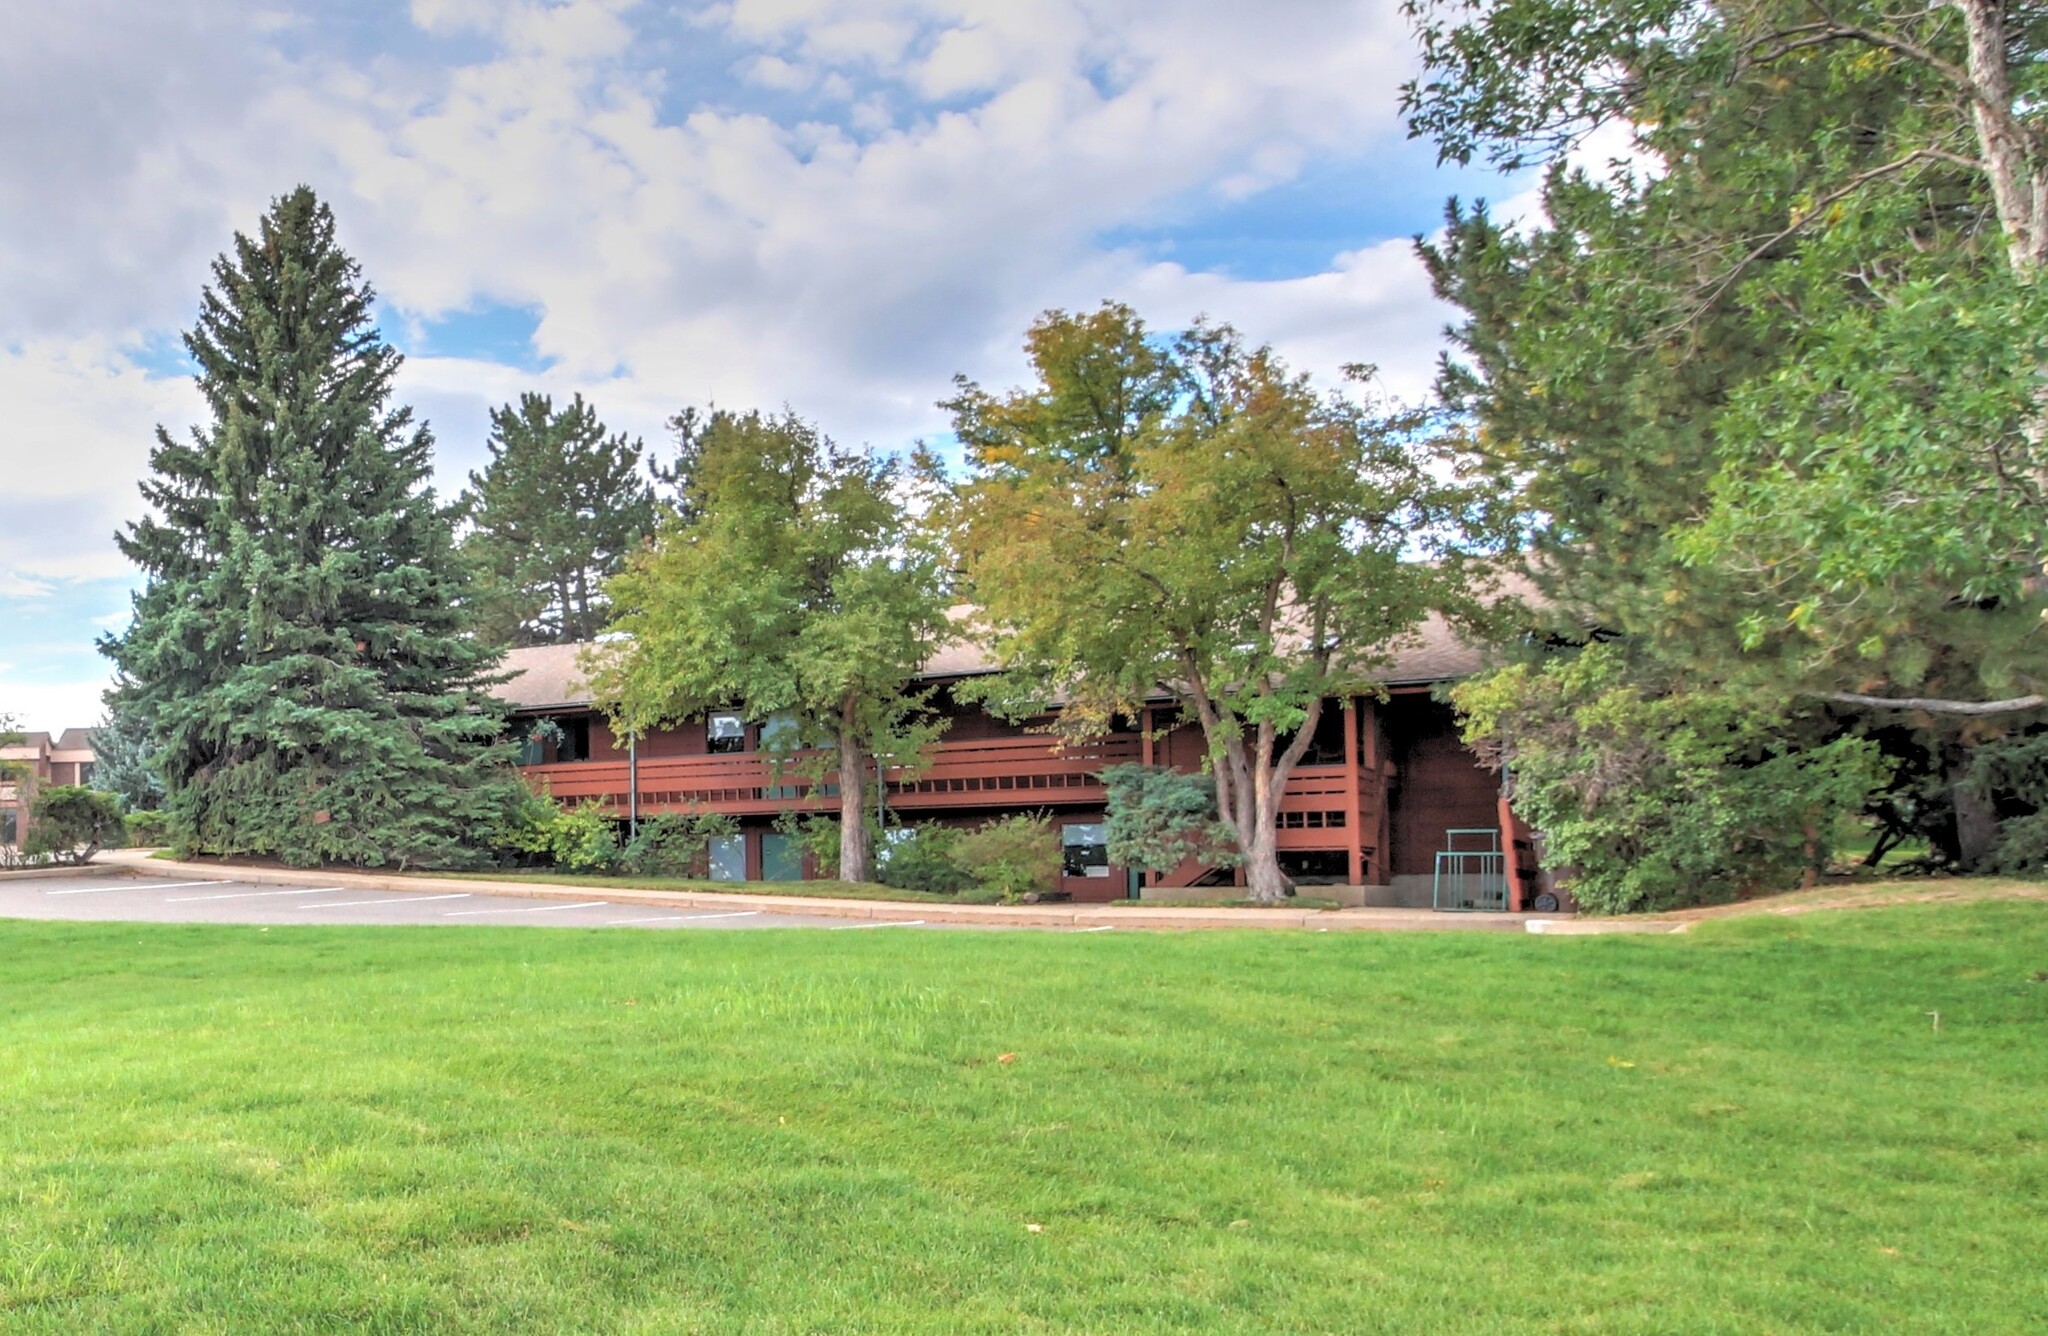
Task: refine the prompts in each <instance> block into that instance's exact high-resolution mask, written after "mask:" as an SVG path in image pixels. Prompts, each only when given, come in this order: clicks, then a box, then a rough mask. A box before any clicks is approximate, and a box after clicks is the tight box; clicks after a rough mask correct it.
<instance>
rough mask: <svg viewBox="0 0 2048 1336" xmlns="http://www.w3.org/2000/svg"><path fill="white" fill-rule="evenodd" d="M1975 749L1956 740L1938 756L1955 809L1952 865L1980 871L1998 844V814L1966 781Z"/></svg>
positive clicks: (1989, 859)
mask: <svg viewBox="0 0 2048 1336" xmlns="http://www.w3.org/2000/svg"><path fill="white" fill-rule="evenodd" d="M1975 751H1976V749H1975V748H1973V747H1970V746H1968V745H1966V744H1963V743H1956V744H1954V745H1953V746H1950V747H1949V748H1948V749H1947V752H1946V754H1945V755H1944V756H1943V758H1942V778H1943V779H1945V780H1946V781H1947V782H1948V791H1949V797H1950V799H1951V800H1952V801H1953V802H1954V803H1955V809H1956V844H1955V854H1956V864H1957V866H1959V867H1960V868H1961V869H1962V870H1963V871H1965V872H1981V871H1983V870H1984V868H1985V866H1986V865H1987V864H1989V863H1990V861H1991V851H1992V850H1993V849H1995V848H1996V847H1997V846H1998V814H1997V813H1996V812H1994V811H1993V810H1992V809H1991V803H1990V802H1989V801H1988V800H1987V799H1985V798H1984V797H1983V796H1982V795H1980V794H1979V793H1978V792H1977V790H1976V787H1975V786H1974V785H1972V784H1971V783H1970V782H1969V779H1970V769H1971V765H1972V763H1973V762H1974V760H1975Z"/></svg>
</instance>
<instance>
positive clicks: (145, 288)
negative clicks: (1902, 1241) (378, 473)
mask: <svg viewBox="0 0 2048 1336" xmlns="http://www.w3.org/2000/svg"><path fill="white" fill-rule="evenodd" d="M386 4H387V7H388V5H389V0H386ZM357 8H359V9H360V10H361V12H362V22H363V23H364V24H374V23H375V22H378V21H382V22H383V23H385V24H386V25H387V26H389V25H391V24H392V23H394V22H397V23H401V24H402V23H404V22H408V21H409V22H410V24H412V25H413V29H412V30H411V31H410V32H405V31H400V30H398V29H396V28H394V29H392V30H391V31H389V32H387V33H386V34H385V37H386V38H387V39H388V40H386V41H384V42H383V44H382V48H381V49H379V50H377V52H376V54H374V55H362V54H349V53H348V52H347V51H345V50H344V49H343V48H342V47H341V46H340V45H338V44H335V43H333V42H331V41H330V42H326V43H323V42H322V41H321V40H320V32H321V31H322V30H321V28H320V24H319V20H318V17H317V16H314V17H308V16H307V15H300V16H298V19H297V21H295V22H292V23H289V24H284V25H279V24H267V25H258V24H251V23H249V22H248V21H247V11H246V9H244V8H243V7H242V6H238V5H236V4H233V3H231V0H191V2H190V3H188V4H183V5H176V6H140V7H137V6H132V5H126V4H121V3H119V0H77V2H76V3H74V4H70V5H64V6H30V7H26V8H25V9H24V10H23V13H22V15H20V16H14V17H17V18H18V20H19V21H18V22H17V23H16V25H15V27H14V28H13V29H12V30H11V31H10V41H9V42H8V43H6V44H4V46H0V114H6V115H7V119H8V123H9V124H10V125H32V126H35V127H37V130H36V133H33V134H28V135H12V136H10V137H9V140H8V143H7V144H6V145H5V146H4V147H0V203H4V204H5V205H6V206H7V207H5V208H0V289H4V290H6V291H7V292H8V293H9V294H10V300H9V302H8V304H7V305H6V306H5V307H4V308H0V394H4V395H6V396H7V402H9V403H10V405H11V406H22V407H20V410H19V411H14V412H13V414H12V418H11V421H10V423H9V425H8V426H7V427H6V428H4V429H0V476H4V477H5V478H6V480H7V486H6V488H5V490H4V492H0V572H8V573H10V574H9V576H8V578H10V579H12V580H14V581H15V582H17V583H16V588H17V589H28V588H30V587H31V586H34V587H42V586H53V587H55V588H57V589H58V590H59V591H60V592H61V586H62V584H63V582H65V581H70V580H77V579H84V578H95V577H101V576H106V575H110V574H115V573H118V571H119V569H120V566H121V562H120V558H119V556H118V554H116V553H115V551H114V549H113V548H112V546H111V544H110V543H109V542H108V541H107V535H108V534H109V533H110V532H111V530H112V528H113V527H114V525H115V524H116V523H118V521H119V520H120V519H122V518H124V517H126V516H128V515H130V514H132V513H133V512H134V510H135V508H136V505H137V503H136V501H135V494H134V490H133V484H134V479H135V478H136V477H137V475H138V474H139V473H140V472H141V469H142V467H143V460H144V458H145V456H146V452H147V449H148V445H149V439H150V428H151V426H152V425H153V424H154V423H156V422H158V421H162V422H165V423H166V424H167V425H170V426H171V427H173V429H174V430H175V429H181V428H182V426H183V425H184V424H186V423H189V422H192V421H194V420H196V417H197V411H198V406H197V403H196V401H195V400H194V398H193V396H192V394H191V392H190V390H189V388H187V387H184V386H182V385H180V384H178V383H173V382H165V381H161V380H155V379H152V378H150V377H149V376H147V375H145V374H143V373H142V372H140V371H139V370H137V369H136V368H135V367H134V366H133V365H132V364H131V363H129V362H127V361H126V360H124V358H123V355H122V352H121V349H122V347H123V346H124V345H125V344H126V343H128V342H129V341H130V340H132V339H133V338H134V337H135V336H136V334H137V333H138V332H141V331H147V332H149V333H152V334H154V335H158V336H161V335H162V334H164V333H165V332H167V331H170V330H174V329H176V328H179V327H182V326H183V325H185V324H187V323H189V321H190V318H191V313H192V309H193V305H194V303H195V299H196V297H197V294H198V290H199V287H200V285H201V284H202V283H203V282H204V281H205V279H206V269H205V264H206V261H207V260H208V259H209V258H210V257H211V256H212V255H213V254H215V253H216V252H218V251H219V250H221V249H222V248H223V247H224V246H225V245H226V243H227V241H228V237H229V232H230V229H231V228H234V227H241V228H248V227H250V226H251V225H252V224H253V223H254V221H255V219H256V217H257V215H258V213H259V211H260V210H261V208H262V207H263V204H264V202H265V201H266V200H267V199H268V198H269V197H270V196H272V195H274V194H276V193H278V192H280V191H282V190H285V189H288V188H289V187H290V186H291V185H293V184H295V183H296V182H298V181H301V180H305V181H310V182H311V183H312V184H314V185H315V186H316V188H318V189H319V190H320V191H321V192H322V193H323V195H325V196H326V197H327V198H328V199H329V200H330V201H331V202H332V203H333V204H334V206H335V208H336V211H337V214H338V215H339V218H340V221H341V230H342V238H343V242H344V244H346V245H348V246H349V247H350V248H351V249H352V250H353V251H354V252H355V253H356V254H357V255H358V256H359V257H360V258H361V259H362V261H363V263H364V267H365V271H366V273H367V274H368V275H369V276H370V278H371V279H372V280H373V281H374V282H375V283H376V285H377V287H378V289H379V290H380V292H381V294H382V295H383V297H384V299H385V301H386V303H387V304H388V305H389V306H390V307H392V308H393V309H395V310H396V311H397V312H398V313H399V314H400V316H401V317H402V318H404V319H406V320H409V321H412V322H415V323H416V322H419V321H424V320H431V319H433V318H435V317H438V316H441V315H444V314H448V313H451V312H457V311H463V310H470V309H474V308H476V307H477V306H479V305H482V304H489V303H500V304H508V305H515V306H520V307H526V308H530V309H532V310H534V311H536V312H537V313H538V314H539V323H538V326H537V330H536V333H535V338H534V342H535V353H536V355H537V356H538V357H540V358H541V359H542V360H543V361H545V362H546V363H548V365H549V370H548V371H547V372H546V373H545V374H529V373H527V372H523V371H519V370H516V369H513V368H508V367H504V366H499V365H496V364H492V363H488V362H481V361H477V360H474V359H463V358H415V359H413V360H412V361H411V362H409V363H408V365H407V368H406V371H405V373H404V376H403V379H402V380H401V383H400V390H401V393H402V394H403V395H404V396H405V397H406V398H407V399H409V400H410V401H412V402H414V403H415V404H416V406H418V407H419V408H420V409H421V410H422V413H423V415H424V416H426V417H427V418H429V419H430V420H431V421H432V423H433V425H434V427H435V429H436V433H437V435H438V436H439V438H440V439H441V441H442V442H443V443H444V458H443V467H442V478H443V481H444V482H446V483H459V482H460V480H461V477H462V474H463V473H464V472H465V471H466V470H467V469H468V468H470V467H474V466H475V465H476V464H477V463H478V462H479V459H480V453H481V452H480V450H479V448H478V442H479V441H480V439H481V437H482V435H483V431H484V426H485V410H486V409H487V408H488V407H489V406H490V405H492V404H494V403H498V402H503V401H504V400H506V399H509V398H512V397H514V396H515V395H516V394H517V393H518V392H520V391H521V390H525V389H544V390H548V391H551V392H553V393H555V394H557V395H558V396H563V397H566V395H567V394H568V393H570V392H572V391H574V390H578V389H580V390H582V391H583V392H584V393H585V394H586V395H587V396H589V397H590V398H591V399H592V400H593V402H595V403H596V404H597V406H598V408H599V410H600V411H601V412H602V413H603V414H604V415H605V416H606V417H607V419H609V420H610V421H611V423H612V425H613V426H614V427H617V428H622V429H625V430H629V431H634V432H636V433H640V434H643V435H647V436H649V437H650V438H654V437H656V436H658V434H659V432H660V430H661V422H662V419H663V418H665V417H666V416H667V415H668V414H670V413H672V412H674V411H675V410H676V409H677V408H679V407H681V406H683V405H685V404H690V403H703V402H706V401H711V400H716V401H717V402H720V403H723V404H727V405H731V406H748V405H778V404H781V403H784V402H787V403H790V404H791V405H793V406H794V407H796V408H797V409H799V410H800V411H803V412H805V413H808V414H810V415H812V416H815V417H816V418H818V419H819V420H820V421H821V422H822V423H823V425H824V426H825V427H826V428H827V429H828V430H830V431H831V432H833V433H834V434H835V435H837V436H839V437H840V438H841V439H843V440H848V441H870V442H874V443H877V444H883V445H892V446H893V445H897V444H901V443H903V442H905V441H907V440H908V439H909V438H910V437H912V436H915V435H918V434H925V433H930V432H933V431H935V430H939V429H942V428H943V426H944V421H943V415H942V414H941V413H940V412H939V411H938V410H937V409H936V408H935V407H934V405H933V401H934V400H935V399H937V398H939V397H940V396H941V395H943V394H944V392H945V391H946V388H947V384H948V379H949V377H950V376H951V374H952V373H953V372H955V371H964V372H967V373H969V374H971V375H974V376H976V377H978V378H981V379H983V380H984V381H986V382H988V383H991V384H1001V383H1005V382H1006V381H1007V380H1008V379H1010V378H1012V377H1015V376H1017V375H1020V374H1022V365H1021V358H1020V355H1019V352H1018V347H1019V344H1020V341H1021V336H1022V333H1023V330H1024V329H1025V327H1026V326H1027V325H1028V323H1029V322H1030V320H1031V319H1032V317H1033V316H1034V315H1036V314H1037V313H1038V312H1039V311H1040V310H1042V309H1044V308H1046V307H1048V306H1052V305H1064V306H1069V307H1075V306H1088V305H1092V304H1093V303H1094V302H1095V301H1097V300H1099V299H1101V298H1103V297H1106V296H1115V297H1120V298H1124V299H1127V300H1130V301H1132V302H1133V303H1134V304H1135V305H1137V306H1138V307H1139V308H1140V310H1141V311H1142V312H1143V313H1144V314H1145V315H1146V316H1147V317H1148V318H1149V319H1150V320H1151V321H1152V323H1153V324H1154V325H1155V326H1158V327H1162V328H1164V327H1171V326H1173V325H1175V324H1178V323H1180V322H1183V321H1184V320H1186V319H1188V318H1191V317H1192V316H1194V315H1195V314H1197V313H1207V314H1209V315H1211V316H1213V317H1215V318H1218V319H1224V320H1230V321H1232V322H1234V323H1236V324H1238V325H1239V326H1240V327H1241V328H1242V329H1243V331H1244V332H1245V333H1246V335H1247V336H1249V337H1250V338H1252V339H1254V340H1258V341H1271V342H1273V343H1275V344H1276V345H1277V346H1278V347H1279V348H1280V350H1281V351H1282V353H1283V354H1285V355H1286V356H1288V358H1289V359H1290V360H1291V361H1293V362H1294V363H1295V364H1296V365H1298V366H1301V367H1303V368H1305V369H1309V370H1312V371H1315V372H1317V373H1318V374H1319V375H1325V376H1329V375H1334V373H1335V369H1336V368H1337V367H1338V366H1339V365H1341V364H1342V363H1345V362H1351V361H1368V362H1377V363H1379V364H1380V365H1381V366H1382V368H1383V370H1384V372H1385V376H1386V379H1387V382H1388V384H1389V385H1390V387H1392V388H1395V389H1397V390H1399V391H1403V392H1414V391H1416V390H1419V388H1420V387H1421V386H1422V385H1424V384H1425V383H1426V381H1427V379H1428V374H1429V362H1430V359H1431V358H1432V357H1433V355H1434V350H1435V347H1436V344H1437V338H1436V330H1437V327H1438V326H1439V325H1440V324H1441V323H1442V322H1443V318H1444V316H1443V313H1442V312H1441V311H1440V310H1439V309H1438V308H1437V307H1436V306H1435V304H1434V303H1433V301H1432V299H1431V298H1430V296H1429V292H1428V287H1427V283H1426V281H1425V280H1424V278H1423V276H1422V273H1421V270H1420V267H1419V265H1417V264H1416V262H1415V261H1414V259H1413V257H1412V256H1411V255H1409V254H1408V243H1407V242H1405V241H1399V242H1388V243H1386V244H1383V245H1372V244H1368V245H1362V246H1360V247H1359V248H1358V249H1356V250H1354V251H1351V252H1349V253H1346V254H1344V255H1340V256H1335V257H1333V258H1332V260H1331V261H1330V263H1329V265H1328V267H1327V269H1326V271H1325V272H1322V273H1317V274H1311V275H1307V276H1303V277H1297V278H1289V279H1283V280H1277V281H1270V282H1260V281H1251V280H1246V279H1242V278H1233V277H1229V276H1227V275H1224V274H1220V273H1213V272H1202V271H1200V270H1197V269H1191V268H1189V267H1187V266H1185V265H1181V264H1160V263H1155V262H1154V261H1153V260H1152V259H1151V258H1150V257H1148V256H1145V255H1142V254H1139V253H1136V252H1124V251H1118V250H1114V249H1109V248H1106V247H1105V246H1104V245H1103V244H1102V243H1101V242H1100V240H1099V238H1100V237H1101V236H1102V235H1103V234H1104V233H1105V232H1110V231H1114V230H1116V229H1121V228H1126V227H1131V226H1140V227H1142V226H1147V225H1151V224H1154V223H1156V222H1158V221H1159V220H1160V218H1161V217H1162V215H1163V214H1165V213H1166V212H1169V211H1171V212H1176V213H1185V212H1187V211H1189V210H1194V211H1197V212H1198V211H1199V209H1200V207H1201V205H1202V202H1203V201H1227V200H1231V199H1238V198H1242V197H1244V196H1245V195H1247V194H1251V193H1256V192H1257V191H1259V190H1262V189H1264V188H1266V187H1267V186H1270V185H1271V184H1273V183H1275V182H1278V181H1284V180H1287V179H1288V178H1290V177H1292V176H1293V175H1295V174H1296V173H1298V172H1300V171H1301V170H1302V169H1303V168H1304V166H1305V165H1307V164H1310V163H1313V162H1315V161H1317V160H1319V159H1321V158H1325V157H1328V156H1329V155H1333V154H1342V155H1354V154H1357V153H1359V152H1361V151H1364V150H1366V149H1369V148H1370V147H1371V146H1372V145H1373V144H1375V143H1382V142H1390V141H1391V140H1392V139H1393V138H1394V137H1396V136H1398V134H1399V127H1398V126H1397V124H1396V88H1397V85H1398V84H1399V82H1400V80H1401V79H1402V78H1404V77H1405V76H1406V75H1407V73H1408V71H1409V65H1410V62H1411V59H1412V57H1411V54H1410V51H1409V41H1408V38H1407V34H1406V31H1405V29H1404V27H1403V25H1402V21H1401V19H1400V18H1399V15H1398V13H1397V10H1396V7H1395V6H1394V5H1393V4H1391V3H1384V4H1378V5H1370V6H1363V5H1355V4H1349V3H1339V2H1338V0H1262V3H1259V4H1256V5H1251V4H1245V3H1243V0H1180V2H1179V3H1177V4H1175V5H1174V6H1171V7H1161V6H1159V5H1158V4H1157V3H1156V0H733V3H730V4H711V5H697V6H694V7H691V8H689V9H688V10H687V11H686V12H683V13H680V14H678V13H677V12H676V10H675V9H674V8H673V7H670V6H657V5H649V4H640V5H636V4H633V3H630V2H629V0H570V2H568V3H544V2H542V0H410V9H409V18H408V19H403V20H401V19H398V18H397V16H396V14H395V13H389V12H387V13H383V14H381V16H379V13H378V7H377V5H376V4H374V3H371V0H365V3H364V4H363V5H362V6H359V7H357ZM287 17H289V16H287ZM280 27H282V28H283V29H284V30H287V31H288V35H289V37H290V39H291V43H292V45H291V46H290V47H289V48H287V47H285V46H283V45H281V44H280V43H281V41H282V39H281V38H280V37H279V35H278V32H279V29H280ZM664 43H666V44H667V45H664ZM480 48H481V50H482V51H483V52H484V54H483V55H482V56H481V57H478V56H477V55H476V54H475V53H476V52H477V51H478V50H479V49H480ZM451 50H460V51H463V52H465V53H468V55H467V56H466V57H465V58H467V59H469V60H470V63H467V64H446V63H440V62H443V61H445V60H446V59H447V55H446V53H447V52H448V51H451ZM657 51H670V52H687V53H696V54H697V55H701V56H703V57H704V58H703V59H702V60H701V61H700V62H699V63H698V64H697V65H692V66H690V68H691V69H698V68H702V69H706V70H710V71H713V72H714V73H713V74H711V75H706V76H705V77H711V78H715V79H717V80H722V81H724V82H723V83H721V84H720V85H719V86H716V87H704V88H694V87H689V86H684V85H682V84H680V83H679V82H678V80H679V79H680V77H681V76H680V75H678V74H677V73H676V72H675V69H671V68H666V67H664V68H656V67H655V66H656V64H658V63H659V62H658V61H656V60H655V59H654V58H653V57H650V56H649V55H648V54H647V53H649V52H657ZM676 68H680V66H677V67H676ZM692 77H694V76H692ZM757 88H765V89H767V90H769V93H770V94H772V96H764V95H763V94H761V93H759V92H750V89H757ZM755 103H762V104H763V105H755ZM788 104H795V105H796V106H797V107H798V110H796V111H794V112H790V113H787V114H784V113H782V112H778V113H777V115H778V116H781V117H782V118H781V119H777V116H771V115H770V114H768V112H767V111H766V110H764V106H765V105H776V106H783V105H788ZM1252 244H1256V242H1254V243H1252ZM15 498H19V502H18V503H17V504H18V507H19V510H18V511H13V510H7V509H6V507H7V506H8V505H9V504H10V503H14V501H15ZM17 514H22V515H34V516H37V517H39V518H36V519H34V520H32V521H31V520H20V521H19V522H17V518H16V517H17ZM24 524H26V525H28V527H27V528H23V527H22V525H24ZM0 596H5V591H0Z"/></svg>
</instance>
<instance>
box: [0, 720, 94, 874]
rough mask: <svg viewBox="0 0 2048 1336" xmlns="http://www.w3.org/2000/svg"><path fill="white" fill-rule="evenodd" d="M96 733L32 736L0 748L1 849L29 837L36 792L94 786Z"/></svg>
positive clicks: (72, 730) (80, 730)
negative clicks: (46, 789) (47, 789)
mask: <svg viewBox="0 0 2048 1336" xmlns="http://www.w3.org/2000/svg"><path fill="white" fill-rule="evenodd" d="M97 759H98V758H97V757H95V756H94V754H93V749H92V732H91V730H90V729H84V728H67V729H65V730H64V731H63V732H62V733H59V734H57V735H56V736H55V737H52V736H51V735H50V734H48V733H30V734H28V735H27V736H26V737H24V738H23V739H22V740H21V741H20V742H19V743H17V744H15V745H14V746H11V747H0V845H19V844H20V843H21V842H22V840H23V839H24V838H25V837H26V836H27V835H28V810H29V806H30V804H32V803H33V802H34V801H35V796H36V791H37V790H38V789H41V788H46V787H48V786H51V785H61V784H90V783H92V771H93V765H94V762H95V761H96V760H97Z"/></svg>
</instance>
